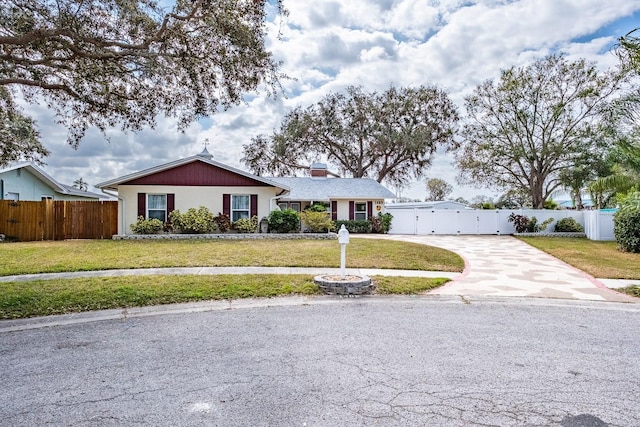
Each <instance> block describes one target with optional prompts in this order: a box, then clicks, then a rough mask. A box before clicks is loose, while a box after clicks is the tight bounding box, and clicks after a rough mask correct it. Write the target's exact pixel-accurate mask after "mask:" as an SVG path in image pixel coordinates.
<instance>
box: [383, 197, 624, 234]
mask: <svg viewBox="0 0 640 427" xmlns="http://www.w3.org/2000/svg"><path fill="white" fill-rule="evenodd" d="M386 212H389V213H390V214H391V215H393V220H392V222H391V229H390V230H389V234H418V235H425V234H447V235H452V234H498V235H500V234H513V233H515V228H514V226H513V224H512V223H510V222H509V220H508V219H509V215H511V214H512V213H515V214H516V215H525V216H527V217H529V218H532V217H534V216H535V217H536V219H537V220H538V224H540V223H542V222H544V221H546V220H547V219H548V218H553V222H552V223H551V224H549V225H548V226H547V228H546V230H545V231H546V232H552V231H553V229H554V227H555V223H556V222H557V221H558V220H560V219H562V218H574V219H575V220H576V221H577V222H578V223H580V224H581V225H583V226H584V227H585V234H586V235H587V237H588V238H589V239H591V240H615V239H614V237H613V212H602V211H571V210H542V209H496V210H480V209H478V210H476V209H433V208H421V207H416V206H411V207H403V206H393V205H387V206H386Z"/></svg>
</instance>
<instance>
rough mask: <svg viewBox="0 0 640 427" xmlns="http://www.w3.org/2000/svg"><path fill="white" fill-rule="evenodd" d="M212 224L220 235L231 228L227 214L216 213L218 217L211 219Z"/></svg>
mask: <svg viewBox="0 0 640 427" xmlns="http://www.w3.org/2000/svg"><path fill="white" fill-rule="evenodd" d="M213 222H214V223H215V224H216V227H218V230H220V232H221V233H226V232H227V231H229V229H230V228H231V218H229V215H227V214H223V213H220V212H218V216H216V217H215V218H213Z"/></svg>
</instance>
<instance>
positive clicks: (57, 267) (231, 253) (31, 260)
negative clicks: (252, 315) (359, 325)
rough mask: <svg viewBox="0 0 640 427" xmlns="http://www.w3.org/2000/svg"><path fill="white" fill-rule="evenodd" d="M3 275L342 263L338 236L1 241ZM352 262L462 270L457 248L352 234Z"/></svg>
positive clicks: (364, 265)
mask: <svg viewBox="0 0 640 427" xmlns="http://www.w3.org/2000/svg"><path fill="white" fill-rule="evenodd" d="M0 259H1V260H2V263H0V276H8V275H14V274H33V273H56V272H72V271H91V270H113V269H124V268H160V267H243V266H255V267H257V266H262V267H339V266H340V245H339V244H338V243H337V241H335V240H140V241H133V240H70V241H59V242H24V243H2V244H0ZM347 266H348V267H351V268H390V269H401V270H427V271H451V272H460V271H462V270H463V268H464V262H463V260H462V259H461V258H460V257H459V256H458V255H456V254H454V253H453V252H449V251H447V250H444V249H440V248H434V247H431V246H426V245H419V244H415V243H406V242H396V241H391V240H383V239H357V238H352V239H351V243H350V244H349V245H348V246H347Z"/></svg>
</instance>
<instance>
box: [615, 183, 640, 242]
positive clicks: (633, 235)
mask: <svg viewBox="0 0 640 427" xmlns="http://www.w3.org/2000/svg"><path fill="white" fill-rule="evenodd" d="M613 235H614V236H615V237H616V241H617V242H618V249H620V250H622V251H625V252H634V253H640V192H639V191H636V192H633V193H630V194H629V195H628V196H627V197H626V198H625V199H624V201H623V203H622V206H621V207H620V210H619V211H618V212H616V213H615V214H614V216H613Z"/></svg>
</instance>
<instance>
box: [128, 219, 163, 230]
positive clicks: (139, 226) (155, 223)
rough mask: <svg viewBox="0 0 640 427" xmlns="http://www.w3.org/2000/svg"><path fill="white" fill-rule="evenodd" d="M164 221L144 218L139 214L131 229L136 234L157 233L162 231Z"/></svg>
mask: <svg viewBox="0 0 640 427" xmlns="http://www.w3.org/2000/svg"><path fill="white" fill-rule="evenodd" d="M162 227H163V224H162V221H160V220H159V219H157V218H150V219H144V217H143V216H139V217H138V220H137V221H136V223H135V224H131V231H133V232H134V233H135V234H157V233H159V232H160V231H162Z"/></svg>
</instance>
